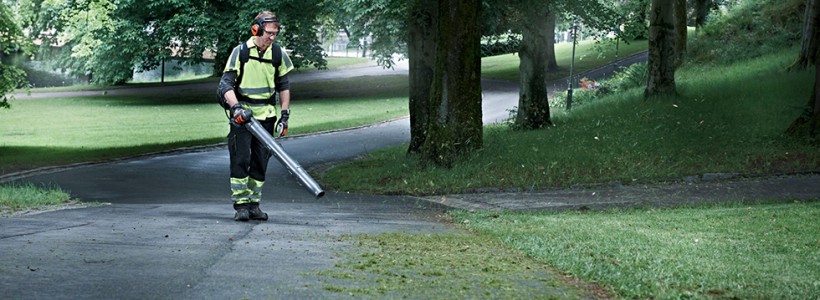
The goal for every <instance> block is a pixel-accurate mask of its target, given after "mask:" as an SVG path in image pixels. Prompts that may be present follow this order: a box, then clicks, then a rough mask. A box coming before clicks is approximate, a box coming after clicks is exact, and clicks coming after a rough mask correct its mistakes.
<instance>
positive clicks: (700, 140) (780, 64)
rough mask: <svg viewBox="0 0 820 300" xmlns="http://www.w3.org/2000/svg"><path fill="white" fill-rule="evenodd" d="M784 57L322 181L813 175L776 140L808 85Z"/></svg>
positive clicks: (381, 159)
mask: <svg viewBox="0 0 820 300" xmlns="http://www.w3.org/2000/svg"><path fill="white" fill-rule="evenodd" d="M793 58H794V56H793V52H791V51H782V52H779V53H777V54H772V55H768V56H764V57H760V58H757V59H753V60H749V61H747V62H745V63H743V64H736V65H730V66H720V67H708V66H694V67H687V68H684V69H682V70H679V71H678V76H677V78H678V81H677V82H678V91H679V93H680V96H678V97H673V98H656V99H648V100H644V99H643V96H642V92H643V90H642V89H640V88H638V89H633V90H629V91H626V92H622V93H619V94H615V95H611V96H608V97H603V98H600V99H598V100H597V101H593V102H590V103H588V104H585V105H582V106H579V107H576V108H575V109H573V110H572V111H571V112H568V113H567V112H565V111H563V110H560V111H557V112H553V122H554V123H555V125H556V126H555V127H552V128H548V129H543V130H536V131H526V132H520V131H513V130H511V129H510V128H509V127H507V126H503V125H498V126H491V127H485V128H484V146H483V148H482V149H481V150H479V151H476V152H475V153H473V154H471V155H468V156H467V157H464V159H463V160H462V161H459V162H457V163H456V164H455V165H454V167H452V168H451V169H443V168H436V167H430V166H427V165H425V164H423V163H421V162H420V161H419V160H418V159H417V158H416V157H415V156H407V155H406V153H405V152H406V146H400V147H394V148H390V149H385V150H382V151H376V152H372V153H370V154H368V155H367V156H366V157H365V159H361V160H358V161H353V162H350V163H347V164H343V165H339V166H337V167H335V168H333V169H331V170H329V171H328V172H326V173H325V174H324V177H323V178H322V180H323V181H324V182H325V183H327V184H328V185H329V186H331V187H332V188H334V189H337V190H343V191H360V192H372V193H402V194H433V193H459V192H469V191H472V190H475V189H479V188H485V187H498V188H503V189H518V190H530V189H538V188H553V187H568V186H571V185H574V184H586V183H600V182H608V181H613V180H618V181H621V182H622V183H629V182H632V181H634V180H644V179H670V178H671V179H675V178H682V177H684V176H691V175H698V174H703V173H712V172H730V173H743V174H772V173H783V172H795V171H809V170H818V169H820V151H818V149H817V147H816V146H814V145H812V144H810V143H806V142H805V141H803V140H794V139H791V138H789V137H786V136H784V134H783V132H784V131H785V129H786V128H787V127H788V125H789V124H790V123H791V122H792V121H793V120H794V119H795V118H797V116H799V115H800V113H801V112H802V109H803V105H805V102H806V99H807V97H808V96H809V93H810V92H811V89H810V88H809V87H810V86H811V85H812V83H813V78H814V73H813V71H802V72H786V71H784V69H785V67H786V66H788V64H789V63H791V61H792V60H793ZM347 174H357V176H347Z"/></svg>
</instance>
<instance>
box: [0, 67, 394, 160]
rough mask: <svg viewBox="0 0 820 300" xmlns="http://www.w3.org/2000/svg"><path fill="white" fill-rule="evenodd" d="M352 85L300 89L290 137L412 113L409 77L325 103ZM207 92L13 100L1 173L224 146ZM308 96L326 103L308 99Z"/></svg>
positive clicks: (1, 147)
mask: <svg viewBox="0 0 820 300" xmlns="http://www.w3.org/2000/svg"><path fill="white" fill-rule="evenodd" d="M362 80H364V79H359V81H362ZM353 81H355V80H353ZM350 84H362V83H361V82H352V81H351V80H342V81H341V82H339V83H335V82H324V83H306V84H305V85H304V86H297V85H294V89H299V92H300V93H301V94H300V95H299V96H294V97H295V98H294V100H293V102H292V105H291V109H292V111H293V114H292V118H291V122H290V127H291V128H290V131H289V134H291V135H298V134H305V133H310V132H317V131H326V130H332V129H337V128H346V127H353V126H361V125H366V124H372V123H375V122H379V121H382V120H388V119H393V118H398V117H403V116H406V115H407V114H408V112H407V96H406V93H407V88H406V86H407V79H406V77H403V76H395V77H390V78H385V79H384V80H383V81H382V83H381V85H380V86H382V87H383V88H381V89H379V88H374V89H372V90H359V91H358V92H357V93H348V94H346V95H342V96H339V97H336V98H333V99H330V98H321V97H327V96H329V95H332V91H333V90H334V88H333V87H334V86H337V85H338V86H347V85H350ZM402 87H404V88H403V89H402ZM328 91H330V92H331V93H329V92H328ZM207 92H210V91H202V92H198V93H194V94H189V93H188V94H164V95H153V96H89V97H73V98H58V99H30V100H20V101H15V102H14V104H13V105H14V106H13V108H12V109H11V110H7V111H0V116H2V117H0V153H2V154H0V155H2V157H3V159H2V162H0V174H6V173H9V172H12V171H15V170H23V169H31V168H36V167H41V166H50V165H61V164H68V163H75V162H83V161H98V160H105V159H111V158H116V157H123V156H130V155H135V154H140V153H147V152H153V151H160V150H169V149H174V148H179V147H186V146H196V145H208V144H217V143H220V142H223V141H224V140H225V136H226V135H227V133H228V123H227V119H226V117H225V114H224V112H223V111H222V109H221V108H220V107H219V106H218V105H217V104H216V103H215V102H214V101H213V95H211V94H208V93H207ZM402 93H404V94H403V95H402ZM307 94H310V95H313V96H311V97H320V98H310V99H304V98H302V97H306V95H307ZM337 96H338V94H337ZM32 117H34V119H32ZM32 120H35V121H32ZM36 120H59V121H52V122H41V121H36Z"/></svg>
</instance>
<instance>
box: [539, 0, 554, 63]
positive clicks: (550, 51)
mask: <svg viewBox="0 0 820 300" xmlns="http://www.w3.org/2000/svg"><path fill="white" fill-rule="evenodd" d="M542 5H546V3H544V4H542ZM555 19H556V18H555V14H554V13H553V12H552V11H547V14H546V22H547V24H546V26H545V27H542V28H543V30H544V33H545V34H546V35H547V68H546V71H547V72H553V71H558V62H557V61H556V59H555Z"/></svg>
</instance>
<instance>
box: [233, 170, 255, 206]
mask: <svg viewBox="0 0 820 300" xmlns="http://www.w3.org/2000/svg"><path fill="white" fill-rule="evenodd" d="M248 179H249V178H248V177H245V178H233V177H231V200H233V203H234V204H245V203H250V202H253V201H251V195H252V194H253V191H252V190H251V189H250V188H248ZM256 202H258V201H256Z"/></svg>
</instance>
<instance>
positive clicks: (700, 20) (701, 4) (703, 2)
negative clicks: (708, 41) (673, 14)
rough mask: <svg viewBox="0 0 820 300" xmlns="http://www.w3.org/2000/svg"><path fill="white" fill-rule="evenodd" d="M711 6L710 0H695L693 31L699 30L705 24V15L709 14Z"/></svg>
mask: <svg viewBox="0 0 820 300" xmlns="http://www.w3.org/2000/svg"><path fill="white" fill-rule="evenodd" d="M711 6H712V0H695V31H696V32H697V31H700V28H701V27H703V25H706V17H708V16H709V9H710V8H711Z"/></svg>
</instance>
